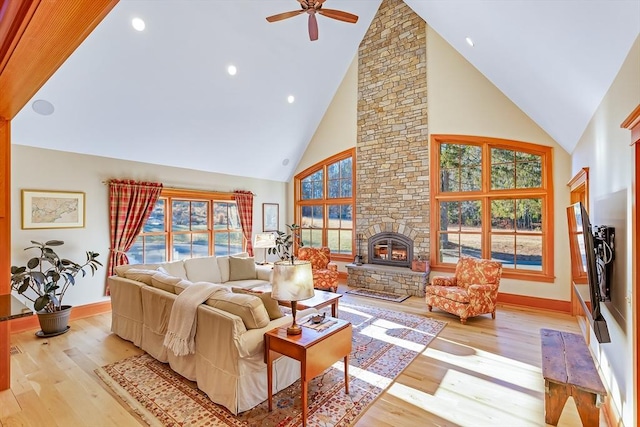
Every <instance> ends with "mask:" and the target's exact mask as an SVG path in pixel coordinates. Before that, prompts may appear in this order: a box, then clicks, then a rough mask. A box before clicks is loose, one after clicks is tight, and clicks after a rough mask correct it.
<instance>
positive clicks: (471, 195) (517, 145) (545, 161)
mask: <svg viewBox="0 0 640 427" xmlns="http://www.w3.org/2000/svg"><path fill="white" fill-rule="evenodd" d="M443 143H452V144H468V145H476V146H482V150H483V151H482V175H481V177H482V191H464V192H446V193H441V192H440V174H439V171H440V168H439V165H440V150H439V147H440V145H441V144H443ZM491 148H504V149H508V150H515V151H523V152H527V153H531V154H536V155H539V156H541V157H542V177H541V178H542V179H541V187H539V188H526V189H521V190H514V189H506V190H492V189H491V188H490V186H491V179H490V170H491V166H490V163H489V161H490V159H489V156H488V153H489V150H490V149H491ZM429 152H430V153H431V155H430V172H429V179H430V188H431V190H432V191H431V196H430V199H431V200H430V201H431V206H432V207H433V208H432V213H433V212H436V213H435V214H432V215H431V221H430V227H431V230H432V233H431V235H432V238H431V239H430V240H431V243H430V244H431V251H430V252H431V257H430V258H431V259H430V264H431V267H432V268H436V269H438V270H440V271H450V272H453V271H455V265H454V264H450V263H442V262H438V258H439V257H438V249H439V244H438V242H439V239H438V237H437V236H438V230H439V229H440V215H438V214H437V209H438V206H439V203H440V202H442V201H459V200H482V203H483V209H482V234H483V236H487V235H489V233H490V224H491V211H490V209H487V208H486V206H488V203H489V202H490V200H492V199H496V198H498V199H508V198H521V197H523V196H525V197H536V196H538V197H540V198H542V200H543V218H542V233H541V235H542V242H543V243H542V266H543V270H542V271H541V272H535V271H530V270H511V269H503V271H502V276H503V277H506V278H513V279H518V280H531V281H536V282H547V283H552V282H554V281H555V275H554V271H555V270H554V244H553V243H554V221H553V218H554V200H553V199H554V189H553V148H552V147H548V146H544V145H538V144H532V143H529V142H522V141H513V140H508V139H501V138H488V137H480V136H470V135H450V134H440V135H432V136H431V139H430V147H429ZM481 248H482V251H483V253H488V252H490V249H491V248H490V240H489V239H488V238H486V237H483V239H482V243H481Z"/></svg>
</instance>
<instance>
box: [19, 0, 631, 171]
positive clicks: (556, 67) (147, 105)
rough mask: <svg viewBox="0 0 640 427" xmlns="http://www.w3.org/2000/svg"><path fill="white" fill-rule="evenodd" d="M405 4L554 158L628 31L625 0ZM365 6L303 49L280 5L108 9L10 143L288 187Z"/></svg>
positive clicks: (363, 2)
mask: <svg viewBox="0 0 640 427" xmlns="http://www.w3.org/2000/svg"><path fill="white" fill-rule="evenodd" d="M405 2H406V4H407V5H409V6H410V7H411V8H412V9H413V10H414V11H415V12H416V13H417V14H418V15H420V16H421V17H422V18H423V19H424V20H425V21H426V22H427V24H428V25H430V26H431V27H432V28H433V29H434V30H435V31H437V32H438V33H439V34H440V35H441V36H442V37H443V38H444V39H445V40H447V41H448V42H449V43H450V44H451V45H452V46H453V47H454V48H455V49H456V50H458V51H459V52H460V53H461V54H462V55H463V56H464V57H465V58H466V59H467V60H468V61H469V62H470V63H471V64H473V65H474V66H475V67H476V68H477V69H478V70H480V72H481V73H483V74H484V75H485V76H486V77H487V78H488V79H489V80H490V81H491V82H493V84H494V85H496V86H497V87H498V88H499V89H500V90H501V91H502V92H504V94H505V95H506V96H507V97H509V98H510V99H511V100H512V101H513V102H514V103H515V104H516V105H518V107H520V108H521V109H522V110H523V111H524V112H525V113H526V114H527V115H528V116H529V117H531V118H532V119H533V120H534V121H535V122H536V123H537V124H538V125H539V126H540V127H542V128H543V129H544V130H545V131H546V132H547V133H548V134H549V135H550V136H551V137H553V138H554V139H555V140H556V141H557V142H558V143H559V144H560V145H562V146H563V147H564V148H565V149H566V150H567V151H569V152H571V151H572V150H573V148H574V147H575V144H576V143H577V142H578V140H579V138H580V137H581V135H582V133H583V131H584V129H585V127H586V125H587V124H588V122H589V120H590V119H591V117H592V115H593V113H594V112H595V110H596V108H597V107H598V105H599V103H600V101H601V100H602V98H603V96H604V95H605V93H606V91H607V90H608V88H609V86H610V85H611V83H612V81H613V79H614V78H615V76H616V73H617V72H618V70H619V69H620V66H621V65H622V62H623V61H624V59H625V57H626V56H627V54H628V52H629V49H630V48H631V45H632V44H633V42H634V40H635V39H636V38H637V37H638V34H639V33H640V0H582V1H580V0H556V1H540V0H509V1H507V0H455V1H454V0H449V1H442V0H405ZM380 3H381V1H380V0H327V1H326V3H325V6H324V7H325V8H331V9H340V10H344V11H347V12H350V13H353V14H356V15H358V16H359V18H360V19H359V20H358V23H357V24H347V23H343V22H339V21H336V20H333V19H328V18H326V17H323V16H319V17H318V27H319V40H318V41H315V42H310V41H309V39H308V35H307V15H306V14H303V15H300V16H296V17H293V18H290V19H286V20H283V21H280V22H277V23H268V22H267V21H266V20H265V17H267V16H270V15H274V14H276V13H280V12H285V11H289V10H296V9H297V8H298V7H299V5H298V2H297V1H294V0H233V1H231V0H225V1H223V0H156V1H148V0H120V2H119V3H118V5H117V6H116V7H115V8H114V10H113V11H112V12H111V13H110V14H109V16H107V17H106V18H105V20H104V21H103V22H102V23H101V24H100V25H99V26H98V27H97V28H96V29H95V31H94V32H93V33H92V34H91V35H89V37H88V38H87V39H86V41H85V42H84V43H83V44H82V45H81V46H80V47H79V48H78V49H77V50H76V52H75V53H74V54H73V55H72V56H71V57H70V58H69V59H68V60H67V61H66V62H65V64H63V65H62V67H61V68H60V69H59V70H58V71H57V72H56V73H55V74H54V76H53V77H52V78H51V79H50V80H49V81H48V82H47V83H46V84H45V85H44V86H43V87H42V89H40V91H39V92H38V93H37V94H36V95H35V96H34V98H33V100H32V101H35V100H46V101H49V102H51V104H53V106H54V108H55V111H54V112H53V114H51V115H40V114H37V113H35V112H34V110H33V108H32V102H29V103H28V104H27V105H26V106H25V108H23V110H22V111H21V112H20V113H19V114H18V115H17V116H16V118H15V119H14V120H13V122H12V140H13V143H15V144H21V145H29V146H35V147H42V148H51V149H56V150H63V151H71V152H77V153H85V154H92V155H98V156H106V157H113V158H120V159H126V160H135V161H143V162H148V163H155V164H161V165H169V166H177V167H186V168H192V169H198V170H204V171H211V172H218V173H225V174H231V175H241V176H250V177H256V178H263V179H271V180H276V181H288V180H289V179H290V177H291V175H292V173H293V171H294V169H295V167H296V165H297V162H298V161H299V159H300V158H301V156H302V154H303V153H304V150H305V149H306V147H307V145H308V143H309V141H310V140H311V138H312V136H313V134H314V132H315V130H316V128H317V126H318V124H319V123H320V120H321V119H322V116H323V115H324V113H325V111H326V109H327V107H328V106H329V103H330V102H331V100H332V98H333V96H334V94H335V92H336V90H337V88H338V86H339V84H340V82H341V81H342V78H343V77H344V75H345V72H346V71H347V68H348V67H349V65H350V63H351V61H352V60H353V58H354V57H355V55H356V52H357V49H358V45H359V43H360V41H361V40H362V38H363V37H364V34H365V32H366V30H367V28H368V27H369V24H370V23H371V21H372V19H373V17H374V16H375V13H376V11H377V9H378V7H379V5H380ZM134 17H140V18H142V19H144V21H145V22H146V29H145V30H144V31H142V32H138V31H136V30H134V29H133V28H132V26H131V19H132V18H134ZM466 37H471V38H472V39H473V40H474V41H475V46H474V47H473V48H471V47H469V46H468V45H467V44H466V42H465V38H466ZM231 64H233V65H235V66H236V67H237V69H238V72H237V74H236V75H235V76H230V75H229V74H228V73H227V71H226V70H227V66H228V65H231ZM639 78H640V76H639ZM289 95H293V96H294V97H295V102H294V103H292V104H290V103H288V102H287V97H288V96H289Z"/></svg>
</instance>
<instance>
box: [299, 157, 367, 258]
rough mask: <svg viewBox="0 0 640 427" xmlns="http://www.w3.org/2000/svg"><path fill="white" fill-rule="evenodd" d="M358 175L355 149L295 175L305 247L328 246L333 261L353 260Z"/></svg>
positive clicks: (300, 223)
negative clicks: (356, 177) (356, 179)
mask: <svg viewBox="0 0 640 427" xmlns="http://www.w3.org/2000/svg"><path fill="white" fill-rule="evenodd" d="M355 176H356V175H355V149H354V148H353V149H349V150H347V151H343V152H342V153H338V154H336V155H335V156H332V157H329V158H328V159H326V160H324V161H322V162H320V163H317V164H315V165H313V166H311V167H310V168H307V169H306V170H304V171H303V172H301V173H299V174H298V175H296V177H295V180H294V185H295V221H296V224H299V225H300V226H301V237H302V243H303V244H304V246H311V247H321V246H327V247H329V248H330V249H331V258H332V259H336V260H343V261H352V260H353V256H354V229H355V224H354V218H353V214H354V211H355V210H354V207H355Z"/></svg>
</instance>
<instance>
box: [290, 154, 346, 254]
mask: <svg viewBox="0 0 640 427" xmlns="http://www.w3.org/2000/svg"><path fill="white" fill-rule="evenodd" d="M349 157H350V158H351V197H341V198H333V199H329V198H327V194H328V188H327V182H328V174H327V168H328V166H329V165H331V164H333V163H335V162H338V161H340V160H344V159H347V158H349ZM319 170H323V171H324V176H323V184H322V185H323V192H322V194H323V197H322V199H308V200H302V180H303V179H304V178H306V177H308V176H309V175H312V174H314V173H315V172H317V171H319ZM293 194H294V206H293V209H294V218H295V223H296V224H300V223H301V222H302V214H301V212H302V209H301V208H302V206H315V205H322V206H323V213H324V216H323V218H324V221H325V223H326V221H327V220H328V218H327V214H328V212H327V206H328V205H340V204H351V206H352V209H353V212H352V230H353V233H352V235H351V254H337V253H331V260H332V261H344V262H351V261H353V257H354V255H355V252H354V251H355V245H356V217H355V209H356V149H355V148H350V149H348V150H345V151H342V152H340V153H337V154H334V155H333V156H331V157H328V158H326V159H324V160H323V161H321V162H318V163H316V164H314V165H312V166H309V167H308V168H306V169H305V170H303V171H302V172H300V173H298V174H297V175H296V176H295V177H294V187H293ZM328 229H329V227H323V228H322V241H323V245H324V244H325V243H326V242H327V230H328Z"/></svg>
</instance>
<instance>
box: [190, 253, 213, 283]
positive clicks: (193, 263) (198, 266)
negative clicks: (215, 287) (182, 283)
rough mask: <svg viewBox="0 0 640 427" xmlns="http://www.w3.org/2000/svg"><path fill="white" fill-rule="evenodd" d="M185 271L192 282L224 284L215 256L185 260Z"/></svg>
mask: <svg viewBox="0 0 640 427" xmlns="http://www.w3.org/2000/svg"><path fill="white" fill-rule="evenodd" d="M184 269H185V270H186V272H187V278H188V279H189V280H191V281H192V282H209V283H222V278H221V276H220V268H219V267H218V261H217V260H216V257H214V256H205V257H199V258H188V259H185V260H184Z"/></svg>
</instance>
